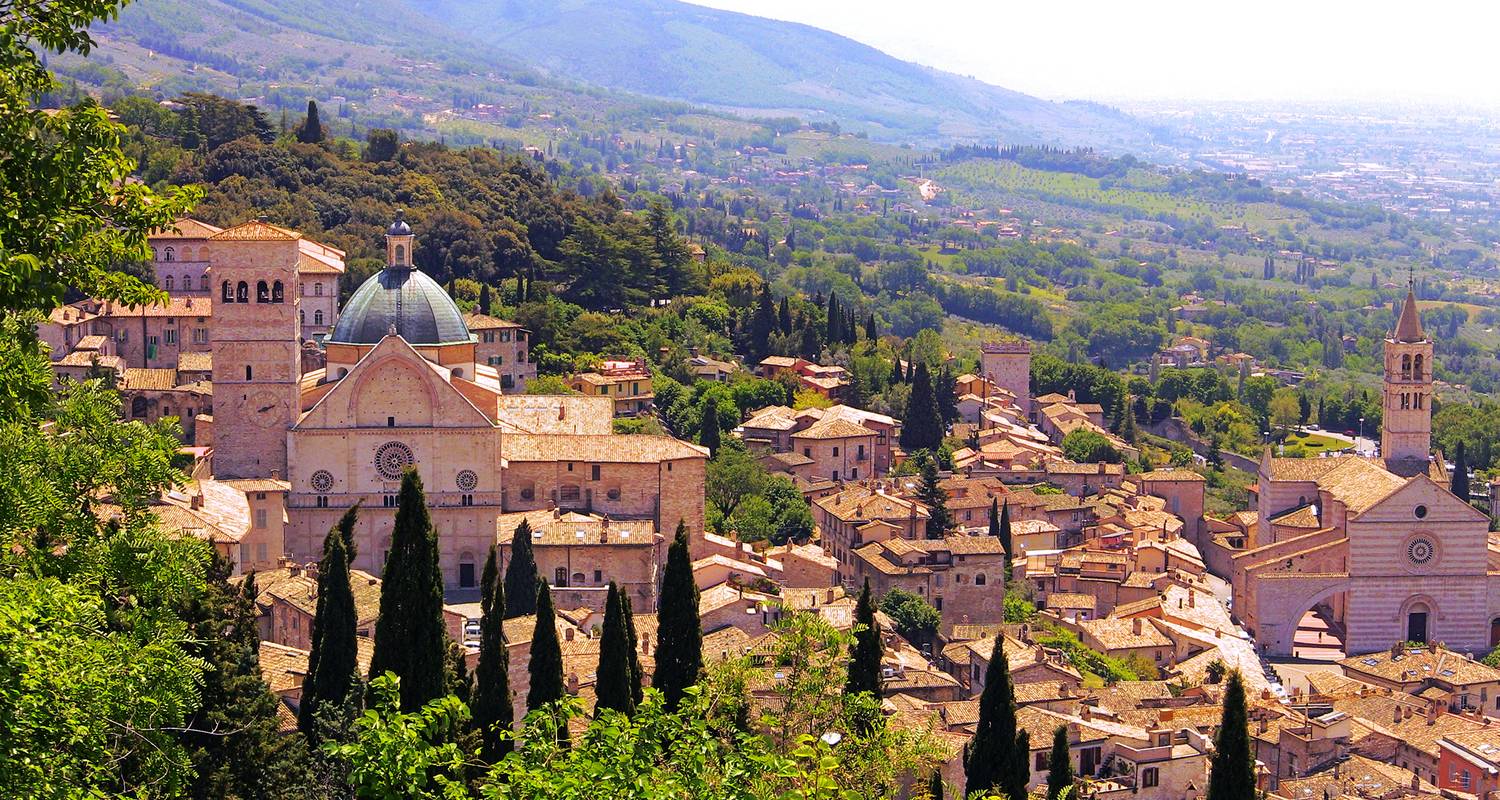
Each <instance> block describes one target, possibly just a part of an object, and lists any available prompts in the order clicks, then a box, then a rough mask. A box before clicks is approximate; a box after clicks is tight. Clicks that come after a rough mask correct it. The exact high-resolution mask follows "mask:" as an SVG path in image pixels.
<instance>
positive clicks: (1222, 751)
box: [1206, 670, 1255, 800]
mask: <svg viewBox="0 0 1500 800" xmlns="http://www.w3.org/2000/svg"><path fill="white" fill-rule="evenodd" d="M1249 722H1250V720H1249V714H1248V713H1247V712H1246V710H1245V683H1244V681H1243V680H1242V679H1241V678H1240V673H1239V671H1238V670H1235V671H1234V672H1233V673H1232V674H1230V676H1229V686H1228V687H1226V688H1225V690H1224V715H1223V717H1222V718H1221V719H1220V721H1219V735H1218V737H1217V738H1216V739H1215V740H1214V745H1215V747H1214V757H1213V761H1212V762H1211V764H1210V766H1209V771H1208V794H1207V795H1206V800H1255V759H1254V758H1253V757H1252V756H1251V753H1250V728H1249Z"/></svg>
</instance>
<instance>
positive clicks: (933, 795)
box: [927, 769, 943, 800]
mask: <svg viewBox="0 0 1500 800" xmlns="http://www.w3.org/2000/svg"><path fill="white" fill-rule="evenodd" d="M927 796H928V797H929V798H930V800H943V773H942V771H941V770H936V769H935V770H933V771H932V777H931V778H928V779H927Z"/></svg>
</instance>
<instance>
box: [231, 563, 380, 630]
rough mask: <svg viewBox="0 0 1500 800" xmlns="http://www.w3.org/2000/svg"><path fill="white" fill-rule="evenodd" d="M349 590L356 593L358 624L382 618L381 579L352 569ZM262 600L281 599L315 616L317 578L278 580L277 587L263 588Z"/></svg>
mask: <svg viewBox="0 0 1500 800" xmlns="http://www.w3.org/2000/svg"><path fill="white" fill-rule="evenodd" d="M261 574H262V573H257V575H256V578H255V580H256V586H257V587H259V586H260V581H261ZM349 589H350V591H351V592H352V593H353V594H354V612H355V616H356V617H358V621H359V622H362V623H368V622H371V621H373V620H375V619H377V618H378V617H379V616H380V579H379V578H377V577H375V576H374V575H371V574H370V573H368V572H365V571H364V570H358V569H351V570H349ZM260 594H261V597H264V598H267V602H270V601H271V600H280V601H282V602H285V603H287V604H288V605H291V606H292V607H294V608H296V609H299V610H300V611H302V612H303V613H305V614H308V615H313V614H316V613H317V610H318V579H317V577H315V576H314V575H312V574H311V573H309V572H305V571H304V572H302V573H301V574H300V575H295V576H288V577H286V578H283V579H280V580H277V581H276V582H275V584H274V585H272V586H270V587H268V588H265V589H261V590H260Z"/></svg>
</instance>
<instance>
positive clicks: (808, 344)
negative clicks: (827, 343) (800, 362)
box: [797, 322, 823, 361]
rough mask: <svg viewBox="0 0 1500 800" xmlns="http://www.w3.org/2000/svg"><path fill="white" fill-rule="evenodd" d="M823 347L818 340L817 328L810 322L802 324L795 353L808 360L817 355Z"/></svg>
mask: <svg viewBox="0 0 1500 800" xmlns="http://www.w3.org/2000/svg"><path fill="white" fill-rule="evenodd" d="M822 349H823V343H822V342H820V341H818V329H817V328H815V327H813V324H812V323H811V322H809V323H806V324H804V325H803V326H802V341H801V342H800V343H799V344H798V345H797V355H800V356H802V357H803V358H805V359H807V360H808V361H812V360H814V359H816V358H817V357H818V353H819V351H821V350H822Z"/></svg>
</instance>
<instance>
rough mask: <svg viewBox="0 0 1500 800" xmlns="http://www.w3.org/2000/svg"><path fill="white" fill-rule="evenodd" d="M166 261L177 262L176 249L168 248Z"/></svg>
mask: <svg viewBox="0 0 1500 800" xmlns="http://www.w3.org/2000/svg"><path fill="white" fill-rule="evenodd" d="M166 260H167V261H176V260H177V251H176V250H174V249H172V248H170V247H168V248H167V258H166Z"/></svg>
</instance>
